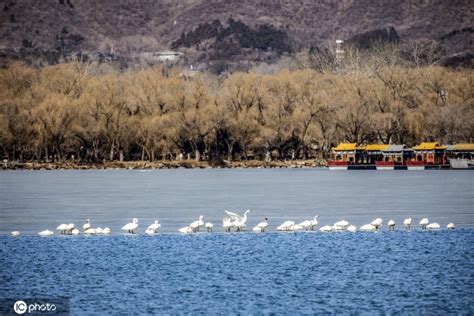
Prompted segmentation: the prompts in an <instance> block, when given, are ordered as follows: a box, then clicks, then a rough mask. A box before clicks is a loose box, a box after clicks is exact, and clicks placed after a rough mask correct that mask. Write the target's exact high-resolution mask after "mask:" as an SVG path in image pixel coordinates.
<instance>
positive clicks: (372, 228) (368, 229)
mask: <svg viewBox="0 0 474 316" xmlns="http://www.w3.org/2000/svg"><path fill="white" fill-rule="evenodd" d="M359 230H361V231H366V232H372V231H375V230H377V227H375V226H374V225H372V224H365V225H362V226H361V227H360V228H359Z"/></svg>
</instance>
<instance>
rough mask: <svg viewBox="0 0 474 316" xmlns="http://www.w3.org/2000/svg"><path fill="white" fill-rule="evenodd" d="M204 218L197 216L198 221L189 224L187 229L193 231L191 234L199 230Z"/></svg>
mask: <svg viewBox="0 0 474 316" xmlns="http://www.w3.org/2000/svg"><path fill="white" fill-rule="evenodd" d="M203 219H204V216H202V215H201V216H199V219H198V220H197V221H194V222H192V223H191V224H189V227H190V228H191V229H192V230H193V232H198V231H199V228H200V227H201V226H203V225H204V221H203Z"/></svg>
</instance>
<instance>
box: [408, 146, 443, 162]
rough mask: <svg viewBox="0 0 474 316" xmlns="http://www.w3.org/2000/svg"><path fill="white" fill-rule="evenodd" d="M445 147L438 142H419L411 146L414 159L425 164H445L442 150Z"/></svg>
mask: <svg viewBox="0 0 474 316" xmlns="http://www.w3.org/2000/svg"><path fill="white" fill-rule="evenodd" d="M445 149H446V147H445V146H441V145H440V144H439V143H436V142H433V143H426V142H424V143H421V144H419V145H418V146H415V147H413V150H414V152H415V161H419V162H424V163H426V164H427V165H442V164H445V163H446V161H445V157H444V151H445Z"/></svg>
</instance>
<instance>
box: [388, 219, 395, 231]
mask: <svg viewBox="0 0 474 316" xmlns="http://www.w3.org/2000/svg"><path fill="white" fill-rule="evenodd" d="M387 226H388V230H395V221H394V220H393V219H391V220H389V221H388V223H387Z"/></svg>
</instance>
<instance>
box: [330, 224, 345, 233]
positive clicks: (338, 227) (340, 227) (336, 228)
mask: <svg viewBox="0 0 474 316" xmlns="http://www.w3.org/2000/svg"><path fill="white" fill-rule="evenodd" d="M332 230H333V231H335V232H337V231H339V232H340V231H344V230H345V227H343V226H337V225H333V226H332Z"/></svg>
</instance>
